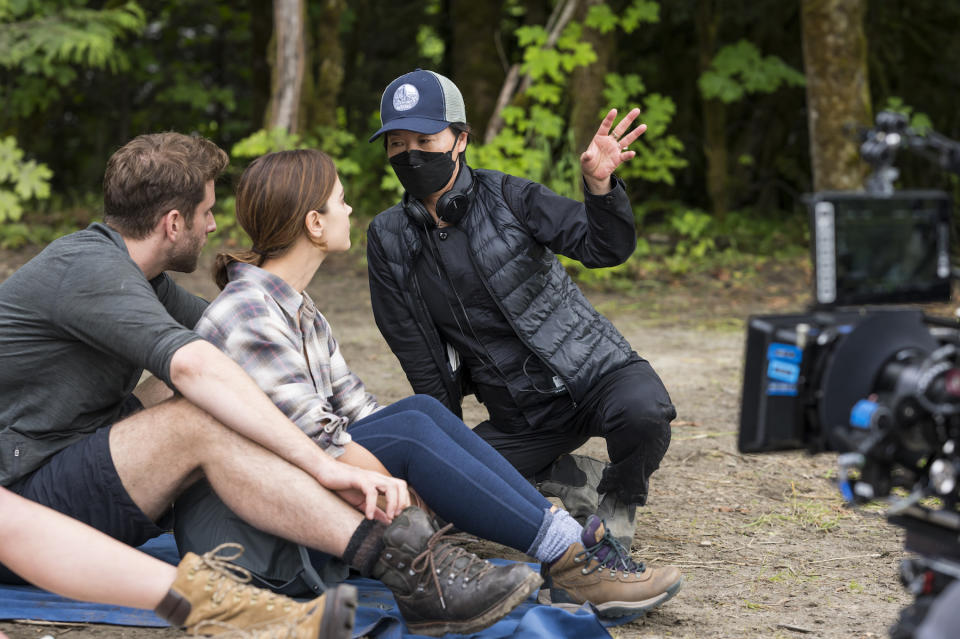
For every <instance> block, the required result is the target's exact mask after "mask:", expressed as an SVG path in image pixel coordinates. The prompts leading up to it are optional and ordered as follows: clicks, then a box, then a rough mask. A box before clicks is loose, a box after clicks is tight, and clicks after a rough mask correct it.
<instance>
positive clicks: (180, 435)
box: [143, 397, 239, 450]
mask: <svg viewBox="0 0 960 639" xmlns="http://www.w3.org/2000/svg"><path fill="white" fill-rule="evenodd" d="M143 412H144V413H145V414H149V413H153V415H152V416H153V417H154V419H155V420H156V421H157V422H158V423H159V424H162V428H163V430H164V431H166V433H167V437H169V438H171V439H175V440H176V441H177V445H178V446H181V447H183V448H182V450H196V449H200V450H202V449H204V448H206V447H207V446H213V445H217V444H218V443H221V442H222V441H223V439H224V438H225V437H231V436H239V435H237V433H235V432H234V431H233V430H231V429H229V428H227V427H226V426H224V425H223V424H222V423H221V422H220V421H218V420H217V419H215V418H214V417H213V416H212V415H211V414H210V413H208V412H206V411H205V410H203V409H202V408H199V407H198V406H197V405H196V404H194V403H192V402H190V401H189V400H187V399H185V398H183V397H175V398H173V399H169V400H167V401H165V402H161V403H160V404H157V405H156V406H154V407H152V408H147V409H144V411H143Z"/></svg>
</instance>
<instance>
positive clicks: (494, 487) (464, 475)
mask: <svg viewBox="0 0 960 639" xmlns="http://www.w3.org/2000/svg"><path fill="white" fill-rule="evenodd" d="M236 209H237V211H236V212H237V220H238V222H239V223H240V225H241V226H242V227H243V228H244V230H246V232H247V234H248V235H249V236H250V238H251V239H252V241H253V245H252V246H251V248H250V249H249V250H244V251H236V252H231V253H226V254H220V255H218V256H217V266H216V274H215V278H216V281H217V284H218V286H219V287H220V288H221V289H222V293H221V294H220V296H219V297H217V299H216V300H214V302H213V303H212V304H211V305H210V306H209V308H208V309H207V311H206V313H205V314H204V316H203V318H202V319H201V320H200V322H199V323H198V324H197V326H196V329H195V330H196V331H197V332H198V333H200V334H201V335H202V336H203V337H204V338H206V339H207V340H209V341H211V342H213V343H214V344H215V345H216V346H218V347H219V348H220V349H222V350H223V351H224V352H226V353H227V354H228V355H230V356H231V357H232V358H233V359H234V360H236V361H237V362H238V363H239V364H240V365H241V366H242V367H243V368H244V370H245V371H246V372H247V373H248V374H249V375H250V376H251V377H252V378H253V379H254V380H255V381H256V382H257V383H258V384H259V385H260V387H261V388H262V389H263V390H264V392H266V393H267V395H269V396H270V397H271V398H272V399H273V401H274V403H275V404H276V405H277V406H278V407H279V408H280V409H281V410H282V411H283V412H284V413H285V414H286V415H287V416H288V417H289V418H290V419H291V420H292V421H294V422H295V423H296V424H297V425H298V426H299V427H300V428H302V429H303V430H304V431H305V432H306V433H307V434H308V435H310V436H311V438H312V439H313V440H314V441H315V442H316V443H317V445H318V446H320V447H322V448H323V449H324V450H325V451H327V452H328V453H329V454H331V455H333V456H335V457H338V458H339V459H340V461H343V462H346V463H349V464H354V465H358V466H362V467H365V468H368V469H375V470H378V471H380V472H383V473H387V474H392V475H394V476H396V477H400V478H402V479H404V480H406V481H407V482H408V484H409V485H410V486H411V487H412V488H413V489H414V490H415V491H416V493H419V496H420V497H421V498H422V499H423V500H424V501H425V502H426V504H427V505H429V507H430V508H431V509H433V511H434V512H435V513H436V514H437V515H439V517H440V518H442V519H443V520H445V521H448V522H450V523H452V524H454V525H455V526H456V527H457V528H459V529H460V530H463V531H465V532H468V533H471V534H473V535H477V536H479V537H483V538H485V539H489V540H492V541H495V542H498V543H501V544H504V545H507V546H511V547H513V548H516V549H517V550H520V551H522V552H525V553H527V554H528V555H531V556H533V557H536V558H537V559H538V560H540V561H541V562H542V563H543V564H544V565H545V566H548V568H549V571H550V573H553V572H555V571H556V569H557V568H556V567H557V566H558V565H559V564H563V565H564V566H566V564H567V563H570V564H571V566H570V568H571V571H570V572H571V573H573V572H576V573H578V574H579V573H580V570H581V568H582V567H583V566H584V564H582V563H580V562H581V561H587V562H588V563H590V564H593V563H595V564H597V565H598V566H597V567H600V565H602V566H603V567H605V568H607V569H609V570H600V571H598V573H597V574H602V575H604V576H603V577H602V579H604V580H607V581H610V579H611V578H609V577H607V575H608V573H609V575H614V574H616V575H619V576H617V577H616V578H613V582H616V583H612V585H611V584H606V586H605V587H604V590H603V592H602V593H597V592H596V591H591V593H592V594H591V595H590V597H589V598H590V600H591V601H592V602H593V603H594V604H597V607H598V608H599V609H600V610H601V611H603V610H604V609H605V606H604V604H605V603H606V602H607V601H609V602H610V605H611V606H612V608H610V609H608V610H607V612H610V613H611V614H615V615H616V614H629V613H635V612H637V611H643V610H646V609H649V608H650V607H653V606H654V605H659V603H662V601H665V600H666V599H667V598H669V597H670V596H672V594H673V593H674V592H676V589H677V588H678V587H679V583H680V575H679V572H678V571H676V569H675V568H666V569H653V568H645V567H644V566H643V564H640V565H639V566H638V565H636V564H634V563H633V562H632V561H631V560H630V559H629V551H628V550H627V549H624V548H623V547H622V546H620V545H619V543H618V542H616V541H615V540H614V539H613V537H612V536H610V535H609V534H604V530H603V528H602V527H601V524H600V522H599V520H597V521H596V522H595V523H592V524H591V522H588V524H587V529H588V531H589V532H585V530H584V527H583V526H581V525H580V524H579V523H577V522H576V521H575V520H574V519H573V518H572V517H570V515H569V513H567V512H566V511H564V510H562V509H558V508H557V507H555V506H552V505H551V503H550V502H549V501H548V500H547V499H546V498H545V497H543V496H542V495H541V494H540V493H539V492H538V491H537V490H536V489H534V487H533V486H532V485H531V484H530V483H529V482H527V481H526V480H525V479H524V478H523V477H522V476H521V475H520V474H519V473H518V472H517V471H516V470H515V469H514V467H513V466H512V465H511V464H510V463H508V462H507V461H506V460H505V459H504V458H503V457H502V456H501V455H500V454H499V453H498V452H496V451H495V450H494V449H493V448H492V447H491V446H490V445H489V444H487V443H486V442H485V441H484V440H483V439H481V438H480V437H478V436H477V435H475V434H474V433H473V431H471V430H470V428H469V427H468V426H467V425H466V424H464V423H463V421H461V420H460V419H459V418H457V417H456V416H455V415H454V414H453V413H451V412H450V411H449V410H448V409H447V408H446V407H445V406H443V405H442V404H441V403H440V402H438V401H437V400H435V399H433V398H432V397H429V396H425V395H414V396H412V397H408V398H406V399H403V400H400V401H398V402H396V403H394V404H391V405H389V406H381V405H379V404H378V403H377V401H376V399H375V398H374V397H373V396H372V395H371V394H370V393H368V392H367V391H366V388H365V387H364V385H363V382H361V381H360V379H359V378H358V377H357V376H356V375H354V374H353V373H352V372H351V371H350V369H349V367H348V366H347V364H346V361H345V360H344V358H343V355H342V353H341V351H340V348H339V346H338V344H337V341H336V340H335V339H334V337H333V333H332V331H331V328H330V325H329V324H328V323H327V321H326V319H324V317H323V315H322V314H321V313H320V312H319V311H318V310H317V307H316V305H315V304H314V302H313V300H312V299H310V296H309V295H308V294H307V293H306V292H305V290H304V289H306V287H307V285H308V284H309V282H310V280H311V279H312V278H313V276H314V274H315V273H316V271H317V269H318V268H319V267H320V265H321V264H322V263H323V261H324V259H325V258H326V256H327V255H328V254H330V253H334V252H343V251H346V250H347V249H349V248H350V213H351V211H352V210H353V209H352V208H351V207H350V206H349V205H348V204H347V203H346V201H345V200H344V192H343V186H342V185H341V183H340V179H339V178H338V176H337V173H336V168H335V166H334V163H333V161H332V160H331V159H330V157H329V156H327V155H326V154H324V153H322V152H320V151H316V150H299V151H281V152H278V153H271V154H268V155H265V156H263V157H261V158H259V159H257V160H255V161H254V162H253V163H252V164H251V165H250V166H249V167H248V168H247V170H246V171H245V172H244V174H243V176H242V177H241V179H240V183H239V186H238V188H237V198H236ZM592 519H595V518H592ZM588 537H589V541H587V538H588ZM581 542H582V543H584V544H586V545H588V546H590V547H591V550H592V549H593V548H594V547H595V548H596V549H597V552H596V553H592V554H591V556H590V557H587V558H586V560H583V559H581V560H579V561H576V562H575V561H574V560H573V557H574V554H575V553H574V551H576V552H582V551H583V550H584V546H583V545H581ZM568 555H569V557H567V556H568ZM594 557H596V558H594ZM573 563H577V564H578V565H577V566H576V570H575V571H573V570H572V564H573ZM551 566H552V568H551ZM564 570H566V568H564ZM591 572H593V571H591ZM557 579H558V577H556V576H554V581H557ZM624 580H625V581H624ZM601 585H604V584H601ZM607 586H609V588H607ZM554 587H555V588H556V587H557V586H556V585H555V586H554ZM567 590H568V591H571V590H575V588H572V587H570V588H567ZM668 590H669V592H668ZM572 596H573V597H574V598H575V599H579V602H575V603H577V605H579V604H580V603H582V602H583V600H584V599H586V598H587V597H586V596H584V595H583V593H580V595H577V594H575V593H574V594H572ZM613 602H616V604H614V603H613Z"/></svg>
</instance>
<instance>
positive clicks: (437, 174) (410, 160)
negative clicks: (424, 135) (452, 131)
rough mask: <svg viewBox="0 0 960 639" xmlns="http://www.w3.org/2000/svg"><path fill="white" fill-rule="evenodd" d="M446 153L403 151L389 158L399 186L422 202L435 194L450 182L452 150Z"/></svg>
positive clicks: (454, 164)
mask: <svg viewBox="0 0 960 639" xmlns="http://www.w3.org/2000/svg"><path fill="white" fill-rule="evenodd" d="M456 146H457V143H456V142H454V143H453V147H452V148H451V149H450V150H449V151H447V152H445V153H444V152H437V151H419V150H414V151H404V152H403V153H397V154H396V155H394V156H393V157H392V158H390V164H391V165H392V166H393V171H394V173H396V174H397V178H399V180H400V184H402V185H403V188H404V189H405V190H406V192H407V193H409V194H410V195H411V196H413V197H415V198H417V199H418V200H422V199H423V198H425V197H427V196H428V195H430V194H431V193H436V192H437V191H439V190H440V189H442V188H443V187H444V186H446V185H447V182H449V181H450V178H451V177H452V176H453V170H454V168H456V166H457V165H456V163H455V162H454V161H453V149H454V148H456Z"/></svg>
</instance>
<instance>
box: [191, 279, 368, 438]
mask: <svg viewBox="0 0 960 639" xmlns="http://www.w3.org/2000/svg"><path fill="white" fill-rule="evenodd" d="M227 273H228V277H229V279H230V282H229V283H228V284H227V286H226V288H224V289H223V292H221V293H220V295H219V296H218V297H217V299H215V300H214V301H213V303H211V304H210V306H209V307H207V310H206V312H205V313H204V314H203V317H202V318H201V319H200V321H199V322H198V323H197V326H196V328H195V329H194V330H196V331H197V332H198V333H199V334H200V335H201V336H203V337H204V338H205V339H206V340H208V341H210V342H212V343H213V344H214V345H215V346H217V347H218V348H219V349H220V350H222V351H223V352H225V353H226V354H227V355H229V356H230V357H231V358H232V359H233V360H234V361H236V362H237V363H238V364H240V366H242V367H243V369H244V370H245V371H246V372H247V374H249V375H250V377H252V378H253V380H254V381H255V382H256V383H257V384H258V385H259V386H260V388H262V389H263V391H264V392H265V393H266V394H267V395H268V396H269V397H270V399H272V400H273V403H274V404H276V405H277V407H278V408H279V409H280V410H281V411H283V413H284V414H285V415H286V416H287V417H289V418H290V419H291V420H292V421H293V422H294V423H296V424H297V426H299V427H300V429H301V430H303V431H304V432H305V433H306V434H307V435H309V436H310V437H311V438H312V439H313V440H314V441H316V442H317V444H319V445H320V446H321V447H322V448H323V449H324V450H326V451H327V452H328V453H330V454H331V455H333V456H334V457H337V456H339V455H340V454H342V453H343V446H344V445H345V444H346V443H347V442H349V441H350V440H351V439H350V435H349V434H348V433H347V431H346V429H347V426H348V425H349V424H351V423H353V422H355V421H356V420H358V419H362V418H363V417H366V416H367V415H369V414H371V413H373V412H374V411H375V410H377V409H378V408H380V406H379V405H378V404H377V400H376V399H375V398H374V397H373V395H370V394H369V393H367V392H366V389H365V388H364V385H363V382H361V381H360V378H359V377H357V376H356V375H354V374H353V373H351V372H350V369H349V367H348V366H347V363H346V361H344V359H343V356H342V355H341V354H340V348H339V346H338V345H337V341H336V340H335V339H334V338H333V334H332V332H331V330H330V325H329V324H328V323H327V320H326V319H325V318H324V317H323V315H321V314H320V312H319V311H317V307H316V305H315V304H314V303H313V300H312V299H310V296H309V295H307V293H306V292H304V293H302V294H301V293H298V292H297V291H295V290H294V289H293V288H292V287H291V286H290V285H289V284H287V283H286V282H285V281H284V280H283V279H281V278H279V277H277V276H276V275H273V274H272V273H268V272H267V271H264V270H263V269H261V268H258V267H256V266H253V265H252V264H244V263H241V262H235V263H233V264H231V265H230V266H229V267H228V270H227Z"/></svg>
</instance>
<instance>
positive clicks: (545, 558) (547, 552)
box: [527, 508, 583, 564]
mask: <svg viewBox="0 0 960 639" xmlns="http://www.w3.org/2000/svg"><path fill="white" fill-rule="evenodd" d="M582 533H583V526H581V525H580V524H578V523H577V520H576V519H574V518H573V517H571V516H570V513H568V512H567V511H565V510H557V511H556V512H550V509H549V508H547V509H545V511H544V515H543V522H542V523H541V524H540V530H539V531H537V537H536V539H534V540H533V543H532V544H531V545H530V548H529V549H528V550H527V554H528V555H530V556H531V557H536V558H537V559H538V560H539V561H540V562H541V563H545V564H548V563H552V562H554V561H556V560H557V559H559V558H560V555H562V554H563V553H564V552H566V550H567V548H569V547H570V545H571V544H575V543H577V542H578V541H580V535H581V534H582Z"/></svg>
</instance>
